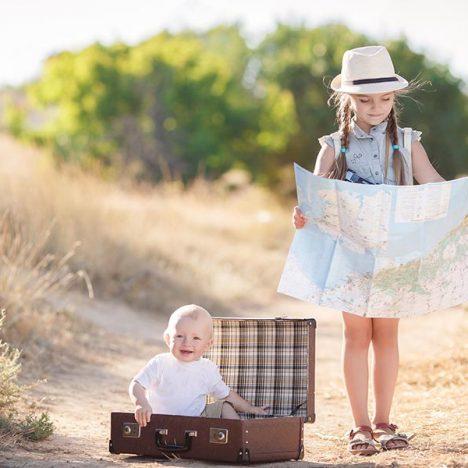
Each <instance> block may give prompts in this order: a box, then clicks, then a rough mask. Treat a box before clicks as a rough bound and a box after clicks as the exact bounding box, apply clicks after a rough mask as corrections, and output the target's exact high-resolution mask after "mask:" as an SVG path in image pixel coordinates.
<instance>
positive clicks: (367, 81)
mask: <svg viewBox="0 0 468 468" xmlns="http://www.w3.org/2000/svg"><path fill="white" fill-rule="evenodd" d="M387 81H398V78H397V77H396V76H389V77H386V78H366V79H363V80H347V81H343V84H347V85H351V84H352V85H359V84H370V83H385V82H387Z"/></svg>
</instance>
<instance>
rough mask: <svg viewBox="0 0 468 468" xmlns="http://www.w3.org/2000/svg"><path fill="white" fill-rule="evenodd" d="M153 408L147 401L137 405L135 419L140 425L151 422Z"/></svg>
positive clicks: (143, 425)
mask: <svg viewBox="0 0 468 468" xmlns="http://www.w3.org/2000/svg"><path fill="white" fill-rule="evenodd" d="M152 413H153V410H152V408H151V406H150V405H149V404H147V403H143V404H141V405H136V407H135V419H136V421H137V423H138V424H139V425H140V427H145V426H146V423H149V422H150V419H151V414H152Z"/></svg>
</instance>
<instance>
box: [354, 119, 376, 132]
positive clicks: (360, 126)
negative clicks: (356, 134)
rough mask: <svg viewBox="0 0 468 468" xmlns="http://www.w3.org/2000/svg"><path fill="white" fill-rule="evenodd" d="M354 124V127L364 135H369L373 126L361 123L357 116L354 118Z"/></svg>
mask: <svg viewBox="0 0 468 468" xmlns="http://www.w3.org/2000/svg"><path fill="white" fill-rule="evenodd" d="M355 122H356V125H357V126H358V127H359V128H360V129H361V130H363V131H364V132H366V133H369V132H370V129H371V128H372V127H373V125H371V124H369V123H367V122H364V121H362V120H361V119H360V118H359V117H358V116H356V117H355Z"/></svg>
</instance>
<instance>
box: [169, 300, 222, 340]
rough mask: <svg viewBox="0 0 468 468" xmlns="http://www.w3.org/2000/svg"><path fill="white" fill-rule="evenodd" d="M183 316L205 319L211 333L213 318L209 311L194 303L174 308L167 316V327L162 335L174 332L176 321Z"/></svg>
mask: <svg viewBox="0 0 468 468" xmlns="http://www.w3.org/2000/svg"><path fill="white" fill-rule="evenodd" d="M184 317H189V318H191V319H192V320H200V319H205V320H206V321H207V325H208V326H209V328H210V331H211V334H212V333H213V319H212V318H211V315H210V313H209V312H208V311H207V310H206V309H204V308H203V307H200V306H199V305H196V304H188V305H185V306H182V307H179V308H178V309H176V310H175V311H174V312H173V313H172V314H171V316H170V317H169V322H168V323H167V328H166V330H165V331H164V335H169V336H170V335H171V333H173V332H174V330H175V328H176V326H177V323H178V322H179V320H180V319H182V318H184Z"/></svg>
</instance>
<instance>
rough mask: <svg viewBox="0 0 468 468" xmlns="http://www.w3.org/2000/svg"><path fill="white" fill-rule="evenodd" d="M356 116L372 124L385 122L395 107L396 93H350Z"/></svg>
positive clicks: (352, 107)
mask: <svg viewBox="0 0 468 468" xmlns="http://www.w3.org/2000/svg"><path fill="white" fill-rule="evenodd" d="M349 97H350V99H351V109H352V110H353V112H354V113H355V115H356V118H357V119H358V120H359V121H361V122H365V123H367V124H369V125H371V126H373V125H378V124H379V123H381V122H383V121H384V120H385V119H386V118H387V117H388V114H389V113H390V111H391V110H392V107H393V102H394V100H395V93H394V92H393V91H392V92H389V93H380V94H349Z"/></svg>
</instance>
